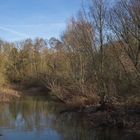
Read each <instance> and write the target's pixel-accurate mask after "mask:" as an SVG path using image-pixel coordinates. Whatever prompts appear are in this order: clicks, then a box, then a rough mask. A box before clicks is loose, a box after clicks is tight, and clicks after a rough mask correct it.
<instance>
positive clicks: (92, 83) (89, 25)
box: [0, 0, 140, 105]
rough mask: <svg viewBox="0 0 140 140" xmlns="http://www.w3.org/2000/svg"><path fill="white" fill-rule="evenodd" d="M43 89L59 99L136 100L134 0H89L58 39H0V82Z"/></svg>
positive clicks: (138, 57)
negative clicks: (11, 41)
mask: <svg viewBox="0 0 140 140" xmlns="http://www.w3.org/2000/svg"><path fill="white" fill-rule="evenodd" d="M83 5H84V4H83ZM5 83H18V84H19V83H20V84H23V85H25V86H41V87H45V88H46V89H49V90H50V91H51V92H52V93H53V94H55V95H56V96H57V97H58V98H59V99H61V100H62V101H64V102H65V103H72V104H76V105H77V104H79V105H86V104H94V103H99V101H104V100H105V99H106V98H107V99H109V100H113V101H116V100H117V101H118V100H119V101H122V100H123V101H130V102H131V101H132V98H133V99H134V102H138V100H139V95H140V93H139V92H140V86H139V85H140V1H139V0H117V2H115V3H114V5H113V6H110V7H109V6H108V3H107V1H106V0H89V1H88V6H87V7H85V6H82V7H81V10H80V11H79V12H78V14H77V15H76V16H75V17H72V18H71V20H70V21H69V22H68V24H67V28H66V30H65V31H64V32H63V34H62V36H61V39H60V40H58V39H56V38H51V39H50V40H44V39H42V38H37V39H35V40H31V39H27V40H24V41H20V42H15V43H8V42H5V41H2V40H1V41H0V84H1V85H2V84H5Z"/></svg>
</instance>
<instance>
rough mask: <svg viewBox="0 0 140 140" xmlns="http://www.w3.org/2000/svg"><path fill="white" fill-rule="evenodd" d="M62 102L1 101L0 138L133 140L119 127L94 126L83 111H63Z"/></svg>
mask: <svg viewBox="0 0 140 140" xmlns="http://www.w3.org/2000/svg"><path fill="white" fill-rule="evenodd" d="M63 109H65V105H63V104H62V103H59V102H56V101H53V100H50V99H48V98H47V97H26V98H24V99H21V100H18V101H13V102H10V103H5V104H3V103H1V104H0V140H118V139H119V140H135V137H134V136H132V135H124V134H123V132H122V131H121V130H120V131H119V130H113V129H111V130H107V129H94V128H92V127H91V126H90V123H89V122H88V123H87V120H86V119H85V115H84V114H82V113H64V114H60V111H61V110H63Z"/></svg>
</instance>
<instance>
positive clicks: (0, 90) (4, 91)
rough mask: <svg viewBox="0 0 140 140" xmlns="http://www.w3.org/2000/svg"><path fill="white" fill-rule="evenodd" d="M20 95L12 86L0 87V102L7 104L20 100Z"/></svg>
mask: <svg viewBox="0 0 140 140" xmlns="http://www.w3.org/2000/svg"><path fill="white" fill-rule="evenodd" d="M20 96H21V93H20V92H19V91H17V90H16V89H15V88H14V87H13V86H9V85H4V86H1V87H0V102H9V101H11V100H13V99H16V98H20Z"/></svg>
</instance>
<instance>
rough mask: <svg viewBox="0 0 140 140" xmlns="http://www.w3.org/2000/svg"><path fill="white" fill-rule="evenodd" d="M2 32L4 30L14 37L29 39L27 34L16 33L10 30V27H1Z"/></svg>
mask: <svg viewBox="0 0 140 140" xmlns="http://www.w3.org/2000/svg"><path fill="white" fill-rule="evenodd" d="M0 30H3V31H5V32H8V33H11V34H14V35H16V36H19V37H28V35H27V34H24V33H21V32H17V31H15V30H13V29H10V28H8V27H4V26H0Z"/></svg>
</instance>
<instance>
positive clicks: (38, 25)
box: [0, 22, 65, 29]
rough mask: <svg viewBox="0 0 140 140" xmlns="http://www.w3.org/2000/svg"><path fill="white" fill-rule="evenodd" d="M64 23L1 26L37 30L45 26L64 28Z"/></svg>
mask: <svg viewBox="0 0 140 140" xmlns="http://www.w3.org/2000/svg"><path fill="white" fill-rule="evenodd" d="M64 25H65V23H64V22H46V23H40V24H13V25H12V24H10V25H9V24H6V25H0V26H2V27H4V28H8V29H9V28H15V27H18V28H35V27H44V26H46V27H47V26H64Z"/></svg>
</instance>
